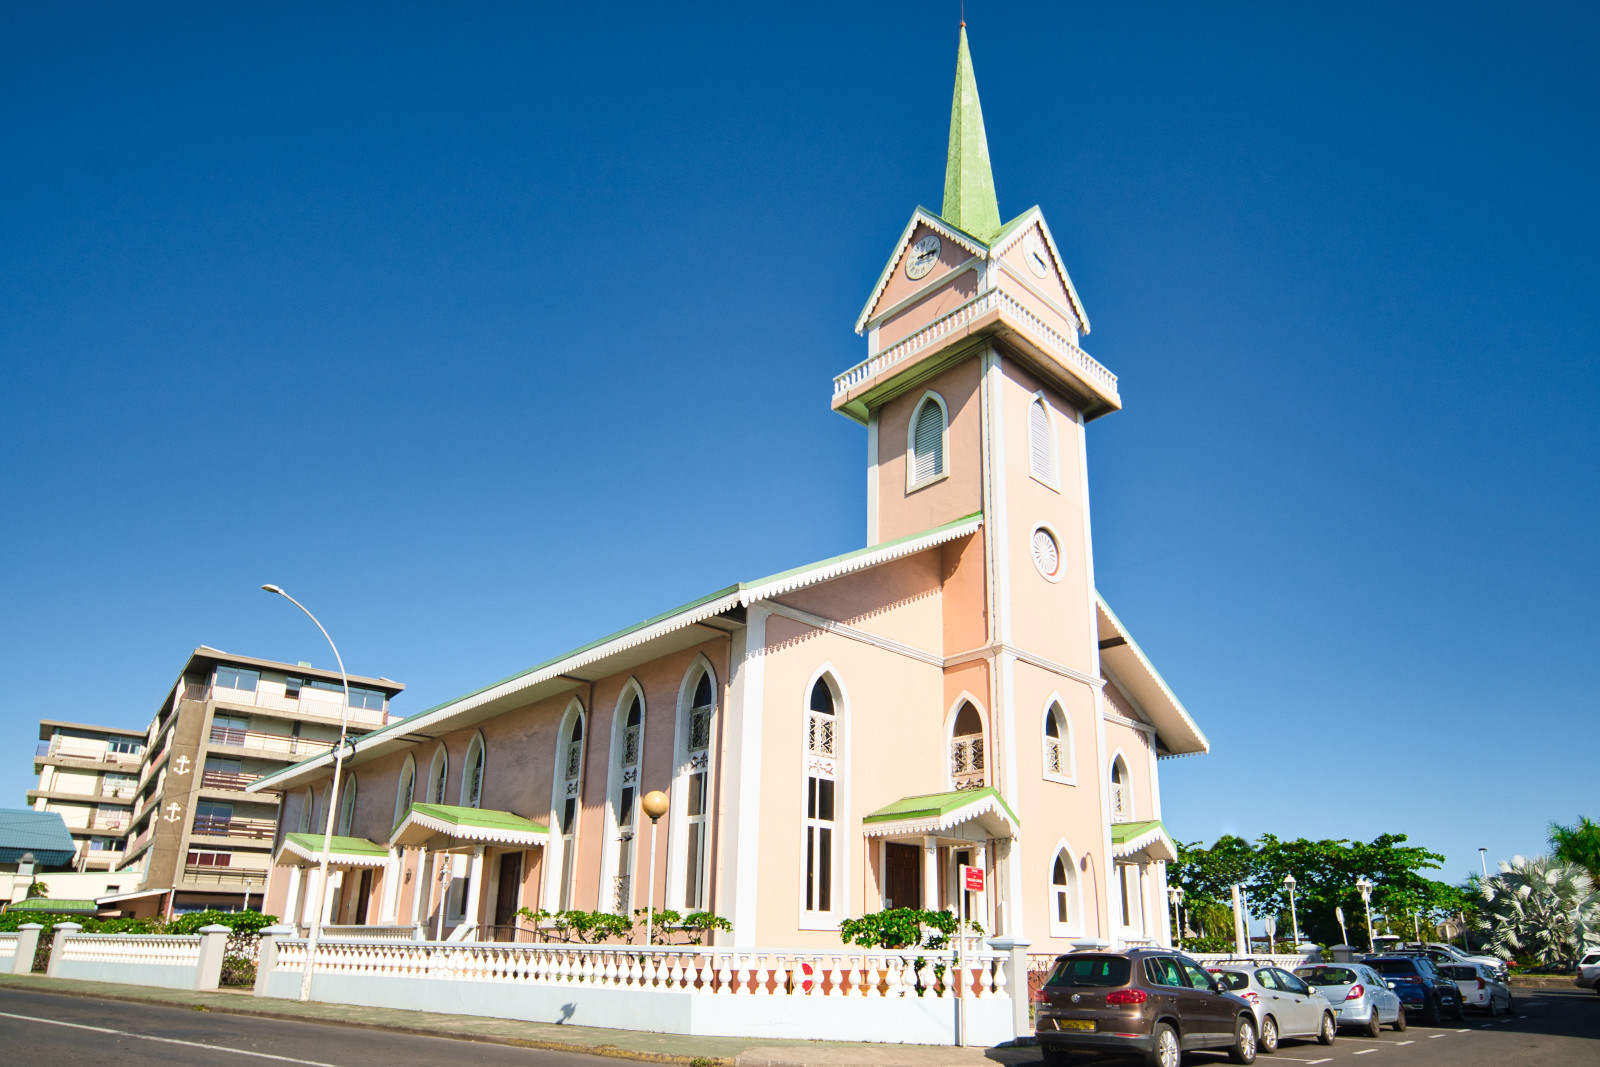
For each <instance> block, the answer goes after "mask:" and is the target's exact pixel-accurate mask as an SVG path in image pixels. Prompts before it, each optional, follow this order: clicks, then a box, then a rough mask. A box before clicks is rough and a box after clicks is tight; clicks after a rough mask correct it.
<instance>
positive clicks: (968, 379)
mask: <svg viewBox="0 0 1600 1067" xmlns="http://www.w3.org/2000/svg"><path fill="white" fill-rule="evenodd" d="M978 377H979V372H978V361H977V360H975V359H971V360H967V361H965V362H963V363H960V364H958V365H957V366H954V367H951V368H950V369H949V370H946V371H943V372H942V373H940V374H937V375H935V376H934V377H933V378H932V379H930V380H929V381H927V382H925V383H923V384H922V385H919V386H918V387H916V388H915V389H912V390H909V391H908V392H906V393H904V394H902V395H900V396H897V397H895V398H894V399H893V400H891V401H889V402H888V403H887V404H885V405H883V407H882V408H880V409H879V410H878V540H879V541H890V540H893V539H894V538H897V537H904V536H907V535H909V534H914V533H921V532H922V531H924V530H928V529H931V528H933V527H935V526H942V525H943V524H945V523H947V522H953V521H955V520H956V519H959V518H961V517H962V516H965V515H971V514H973V513H975V512H978V511H982V510H983V460H982V452H981V450H980V444H981V439H982V414H981V412H980V410H979V409H980V407H981V406H982V405H981V404H980V402H979V398H978ZM929 390H932V391H934V392H936V393H938V394H939V396H940V397H941V398H942V399H943V400H944V403H945V408H946V409H947V410H948V412H949V416H950V428H949V447H948V449H947V450H946V453H945V469H946V471H947V472H948V474H947V476H946V477H945V478H943V479H940V480H939V481H935V482H932V483H929V484H927V485H924V486H922V487H921V488H919V489H916V490H914V491H913V492H910V493H907V492H906V462H907V452H908V448H907V431H908V429H909V427H910V425H911V418H912V415H913V413H914V412H915V409H916V407H917V405H918V404H920V403H921V402H922V397H923V395H924V394H925V393H926V392H928V391H929Z"/></svg>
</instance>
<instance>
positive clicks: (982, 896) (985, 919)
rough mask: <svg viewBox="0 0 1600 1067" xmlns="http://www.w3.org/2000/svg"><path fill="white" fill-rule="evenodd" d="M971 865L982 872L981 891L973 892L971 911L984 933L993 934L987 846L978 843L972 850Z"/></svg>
mask: <svg viewBox="0 0 1600 1067" xmlns="http://www.w3.org/2000/svg"><path fill="white" fill-rule="evenodd" d="M972 865H973V866H974V867H976V868H978V870H980V871H982V872H983V892H981V893H978V894H975V896H974V899H973V901H972V913H973V915H974V916H975V917H976V918H977V919H978V921H979V923H980V924H981V925H982V926H983V932H984V933H985V934H986V935H989V936H991V937H992V936H993V935H994V916H993V915H990V914H989V901H990V900H991V899H992V898H991V897H990V895H989V878H990V875H989V846H988V845H987V844H982V845H979V846H978V847H977V848H975V849H973V850H972Z"/></svg>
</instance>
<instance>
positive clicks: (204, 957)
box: [194, 923, 233, 989]
mask: <svg viewBox="0 0 1600 1067" xmlns="http://www.w3.org/2000/svg"><path fill="white" fill-rule="evenodd" d="M199 933H200V960H199V962H198V963H197V964H196V965H195V969H194V987H195V988H196V989H215V988H217V986H219V985H221V984H222V956H223V953H225V952H226V951H227V950H228V936H229V935H230V934H232V933H233V931H232V930H230V929H229V928H228V927H226V926H223V925H222V924H221V923H212V924H211V925H210V926H202V927H201V928H200V930H199Z"/></svg>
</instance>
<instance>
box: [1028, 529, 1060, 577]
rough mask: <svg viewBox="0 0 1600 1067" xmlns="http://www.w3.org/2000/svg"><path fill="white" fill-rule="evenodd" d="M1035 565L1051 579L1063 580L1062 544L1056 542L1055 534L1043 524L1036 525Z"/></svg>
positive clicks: (1034, 533)
mask: <svg viewBox="0 0 1600 1067" xmlns="http://www.w3.org/2000/svg"><path fill="white" fill-rule="evenodd" d="M1033 565H1034V566H1035V567H1038V568H1039V573H1040V574H1042V575H1044V576H1045V577H1046V578H1048V579H1050V581H1052V582H1057V581H1060V580H1061V546H1060V545H1058V544H1056V538H1055V534H1053V533H1051V532H1050V531H1049V530H1047V529H1045V528H1044V527H1043V526H1036V527H1034V531H1033Z"/></svg>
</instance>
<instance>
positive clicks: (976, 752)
mask: <svg viewBox="0 0 1600 1067" xmlns="http://www.w3.org/2000/svg"><path fill="white" fill-rule="evenodd" d="M950 784H951V785H952V786H954V787H955V788H956V789H982V788H983V787H984V786H985V785H986V784H987V782H986V780H985V773H984V745H983V718H982V716H980V715H979V714H978V709H977V708H975V707H973V706H972V701H970V700H963V701H962V702H961V709H960V710H959V711H957V712H956V719H955V724H954V726H953V727H952V728H951V736H950Z"/></svg>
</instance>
